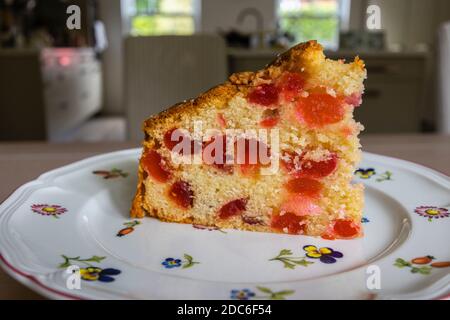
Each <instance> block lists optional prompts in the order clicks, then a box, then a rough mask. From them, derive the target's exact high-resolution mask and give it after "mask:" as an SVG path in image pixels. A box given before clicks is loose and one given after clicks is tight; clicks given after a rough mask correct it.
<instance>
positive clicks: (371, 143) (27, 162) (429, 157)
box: [0, 135, 450, 300]
mask: <svg viewBox="0 0 450 320" xmlns="http://www.w3.org/2000/svg"><path fill="white" fill-rule="evenodd" d="M361 140H362V145H363V150H364V151H368V152H373V153H378V154H382V155H387V156H392V157H396V158H400V159H405V160H409V161H413V162H416V163H419V164H422V165H425V166H428V167H430V168H433V169H435V170H438V171H440V172H442V173H444V174H446V175H450V136H438V135H366V136H363V137H362V138H361ZM134 147H139V144H138V143H131V142H129V143H101V144H100V143H74V144H72V143H71V144H47V143H40V142H36V143H28V142H25V143H0V181H2V184H1V187H0V202H2V201H4V200H5V199H6V198H7V197H8V196H9V195H10V194H11V193H12V192H13V191H14V190H15V189H16V188H18V187H19V186H21V185H22V184H24V183H26V182H28V181H30V180H33V179H35V178H36V177H38V176H39V175H40V174H42V173H44V172H46V171H48V170H51V169H55V168H57V167H60V166H63V165H66V164H69V163H71V162H74V161H77V160H81V159H83V158H86V157H90V156H93V155H96V154H101V153H105V152H110V151H116V150H121V149H127V148H134ZM2 299H42V297H41V296H39V295H38V294H36V293H34V292H33V291H31V290H29V289H27V288H26V287H24V286H23V285H21V284H19V283H18V282H16V281H15V280H13V279H12V278H11V277H9V276H8V275H7V274H6V273H5V272H4V271H3V270H0V300H2Z"/></svg>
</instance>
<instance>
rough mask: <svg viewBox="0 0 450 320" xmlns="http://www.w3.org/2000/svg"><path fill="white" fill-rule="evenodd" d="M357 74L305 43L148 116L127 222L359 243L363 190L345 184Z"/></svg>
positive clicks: (350, 165)
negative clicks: (148, 221)
mask: <svg viewBox="0 0 450 320" xmlns="http://www.w3.org/2000/svg"><path fill="white" fill-rule="evenodd" d="M193 76H195V75H193ZM365 78H366V69H365V66H364V62H363V61H362V60H360V59H359V58H358V57H356V58H355V59H354V61H353V62H350V63H346V62H345V61H343V60H338V61H334V60H330V59H327V58H326V57H325V56H324V53H323V48H322V46H321V45H320V44H318V43H317V42H315V41H309V42H306V43H302V44H299V45H297V46H295V47H293V48H291V49H290V50H289V51H287V52H285V53H284V54H282V55H280V56H279V57H277V59H276V60H275V61H274V62H273V63H271V64H270V65H268V66H267V67H266V68H265V69H263V70H260V71H257V72H243V73H238V74H234V75H232V76H231V77H230V78H229V80H228V81H227V82H225V83H224V84H221V85H219V86H217V87H215V88H213V89H211V90H209V91H208V92H206V93H203V94H202V95H200V96H199V97H198V98H196V99H193V100H191V101H186V102H184V103H180V104H177V105H175V106H173V107H171V108H169V109H168V110H166V111H164V112H162V113H160V114H158V115H155V116H153V117H151V118H149V119H148V120H146V121H145V124H144V133H145V137H146V138H145V140H144V142H143V153H142V157H141V160H140V165H139V172H138V175H139V182H138V187H137V192H136V196H135V198H134V201H133V205H132V209H131V216H132V217H133V218H143V217H145V216H150V217H154V218H158V219H160V220H163V221H167V222H178V223H190V224H196V225H204V226H214V227H219V228H232V229H241V230H248V231H259V232H273V233H286V234H293V235H299V234H303V235H310V236H319V237H323V238H326V239H352V238H355V237H360V236H362V229H361V223H360V222H361V216H362V210H363V203H364V193H363V191H364V190H363V186H362V185H360V184H354V183H352V182H351V181H352V177H353V172H354V171H355V169H356V166H357V164H358V162H359V160H360V157H361V151H360V143H359V139H358V134H359V133H360V131H361V130H362V129H363V127H362V125H361V124H359V123H357V122H355V120H354V119H353V111H354V109H355V108H357V107H359V105H360V104H361V102H362V99H361V97H362V94H363V91H364V86H363V81H364V79H365ZM198 124H200V125H201V129H202V130H198ZM231 129H233V130H234V131H233V130H231ZM230 132H231V133H230ZM235 132H238V134H235ZM249 132H250V133H253V135H251V134H250V135H249V134H248V133H249ZM255 132H256V133H257V134H254V133H255ZM260 133H263V135H260ZM264 134H266V135H265V136H264ZM221 146H222V148H221ZM263 158H264V159H265V161H264V159H263Z"/></svg>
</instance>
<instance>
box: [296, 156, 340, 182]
mask: <svg viewBox="0 0 450 320" xmlns="http://www.w3.org/2000/svg"><path fill="white" fill-rule="evenodd" d="M337 163H338V158H337V155H336V154H334V153H333V154H331V156H330V158H329V159H328V160H323V161H312V160H306V161H302V166H301V171H300V175H301V176H308V177H311V178H325V177H327V176H329V175H331V174H332V173H333V172H334V171H335V170H336V167H337Z"/></svg>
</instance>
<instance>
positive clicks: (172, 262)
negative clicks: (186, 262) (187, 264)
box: [161, 258, 182, 269]
mask: <svg viewBox="0 0 450 320" xmlns="http://www.w3.org/2000/svg"><path fill="white" fill-rule="evenodd" d="M181 262H182V261H181V259H174V258H167V259H166V260H164V261H163V262H161V264H162V265H163V266H164V268H166V269H173V268H179V267H181Z"/></svg>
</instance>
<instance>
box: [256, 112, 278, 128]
mask: <svg viewBox="0 0 450 320" xmlns="http://www.w3.org/2000/svg"><path fill="white" fill-rule="evenodd" d="M279 121H280V113H279V111H278V110H277V109H273V110H272V109H268V110H266V111H264V113H263V117H262V120H261V122H260V123H259V124H260V126H261V127H263V128H266V129H270V128H273V127H275V126H276V125H277V124H278V122H279Z"/></svg>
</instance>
